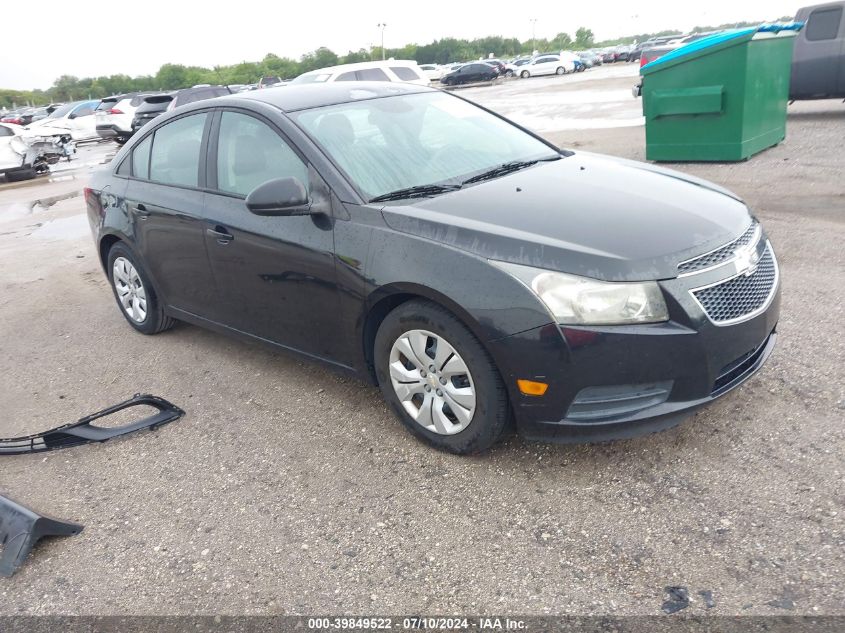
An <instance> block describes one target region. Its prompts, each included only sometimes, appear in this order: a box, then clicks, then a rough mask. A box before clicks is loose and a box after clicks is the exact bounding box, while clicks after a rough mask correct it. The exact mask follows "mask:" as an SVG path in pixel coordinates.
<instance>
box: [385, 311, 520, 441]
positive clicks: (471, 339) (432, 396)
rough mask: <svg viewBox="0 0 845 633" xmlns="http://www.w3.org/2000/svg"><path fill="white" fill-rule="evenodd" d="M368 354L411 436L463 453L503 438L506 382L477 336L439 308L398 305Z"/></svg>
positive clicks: (507, 411)
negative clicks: (371, 352) (372, 356)
mask: <svg viewBox="0 0 845 633" xmlns="http://www.w3.org/2000/svg"><path fill="white" fill-rule="evenodd" d="M373 352H374V360H375V368H376V376H377V378H378V383H379V387H380V388H381V391H382V393H383V394H384V398H385V400H387V403H388V404H389V405H390V407H391V408H392V409H393V411H394V412H395V413H396V415H397V416H398V417H399V419H400V420H401V422H402V424H404V425H405V426H406V427H407V428H408V430H409V431H411V433H413V434H414V435H416V436H417V437H418V438H420V439H423V440H425V441H426V442H428V443H429V444H431V445H432V446H434V447H436V448H439V449H441V450H445V451H449V452H450V453H456V454H458V455H466V454H470V453H480V452H482V451H485V450H487V449H488V448H490V447H491V446H493V444H495V443H496V442H497V441H498V440H499V439H500V438H501V437H502V434H503V432H504V431H505V428H506V427H507V425H508V422H509V420H510V408H509V405H508V396H507V391H506V390H505V385H504V384H503V382H502V379H501V377H500V376H499V372H498V370H497V368H496V366H495V364H494V363H493V359H492V358H490V355H489V354H488V353H487V351H486V350H485V349H484V348H483V347H482V345H481V343H479V342H478V339H477V338H475V336H474V335H473V334H472V332H470V330H469V329H468V328H467V327H466V326H465V325H464V324H463V323H462V322H461V321H460V320H458V318H457V317H455V316H454V315H453V314H452V313H451V312H449V311H448V310H446V309H445V308H443V307H441V306H439V305H437V304H435V303H432V302H430V301H425V300H414V301H409V302H407V303H403V304H402V305H400V306H399V307H398V308H396V309H395V310H393V312H391V313H390V314H388V315H387V316H386V317H385V319H384V321H383V322H382V323H381V326H380V327H379V330H378V333H377V334H376V340H375V345H374V350H373ZM405 352H407V354H405ZM438 365H439V366H438ZM397 390H398V393H397Z"/></svg>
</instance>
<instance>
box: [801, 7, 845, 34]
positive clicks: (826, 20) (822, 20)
mask: <svg viewBox="0 0 845 633" xmlns="http://www.w3.org/2000/svg"><path fill="white" fill-rule="evenodd" d="M841 21H842V7H831V8H828V9H816V10H815V11H813V12H812V13H811V14H810V19H809V20H808V21H807V28H806V32H807V39H808V40H809V41H811V42H817V41H819V40H832V39H834V38H835V37H836V35H837V33H839V23H840V22H841Z"/></svg>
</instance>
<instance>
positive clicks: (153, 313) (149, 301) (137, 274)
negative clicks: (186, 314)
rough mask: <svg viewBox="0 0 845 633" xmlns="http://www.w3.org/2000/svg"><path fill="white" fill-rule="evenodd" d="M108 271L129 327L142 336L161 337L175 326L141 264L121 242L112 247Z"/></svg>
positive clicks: (113, 290) (116, 297)
mask: <svg viewBox="0 0 845 633" xmlns="http://www.w3.org/2000/svg"><path fill="white" fill-rule="evenodd" d="M107 270H108V274H109V283H110V284H111V287H112V292H113V293H114V298H115V300H116V301H117V305H118V307H119V308H120V313H121V314H122V315H123V316H124V318H125V319H126V321H127V323H129V325H131V326H132V327H133V328H135V329H136V330H138V331H139V332H141V333H142V334H158V333H159V332H164V331H165V330H169V329H170V328H172V327H173V326H174V325H175V324H176V321H175V319H173V318H171V317H169V316H167V315H166V314H165V313H164V308H163V307H162V305H161V304H160V303H159V300H158V296H157V295H156V292H155V289H154V288H153V285H152V283H151V282H150V278H149V276H148V275H147V273H146V271H145V270H144V268H143V267H142V266H141V265H140V262H139V261H138V260H137V258H136V257H135V255H134V254H133V253H132V252H131V251H130V250H129V249H128V248H127V247H126V246H125V245H124V244H122V243H121V242H117V243H116V244H115V245H114V246H112V247H111V250H110V251H109V257H108V269H107Z"/></svg>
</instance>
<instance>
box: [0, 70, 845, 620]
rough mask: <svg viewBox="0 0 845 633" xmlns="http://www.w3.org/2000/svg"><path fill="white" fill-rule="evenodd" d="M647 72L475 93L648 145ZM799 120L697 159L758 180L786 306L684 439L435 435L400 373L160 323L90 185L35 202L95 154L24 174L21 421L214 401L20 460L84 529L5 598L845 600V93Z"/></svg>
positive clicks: (12, 462)
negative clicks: (116, 260)
mask: <svg viewBox="0 0 845 633" xmlns="http://www.w3.org/2000/svg"><path fill="white" fill-rule="evenodd" d="M635 75H636V69H635V68H634V67H633V65H630V66H627V67H620V68H615V67H610V68H607V69H604V68H602V69H597V70H596V71H595V72H587V73H584V74H583V76H577V77H563V78H557V77H555V78H549V79H531V80H527V81H524V82H523V81H514V82H507V83H505V84H502V85H495V86H490V87H480V88H471V89H467V90H463V91H461V92H460V93H459V94H461V96H465V97H467V98H470V99H473V100H477V101H478V102H479V103H481V104H482V105H487V106H488V107H491V108H493V109H495V110H498V111H501V112H502V113H503V114H505V115H508V116H513V117H514V119H515V120H517V121H518V122H520V123H523V124H525V125H527V126H528V127H534V128H536V129H538V130H539V131H541V132H542V133H543V134H544V135H545V136H547V137H548V138H549V139H551V140H553V141H554V142H556V143H558V144H560V145H562V146H565V147H570V148H573V149H575V150H576V151H578V150H582V151H595V152H606V153H610V154H615V155H618V156H624V157H627V158H633V159H638V160H642V159H643V155H644V147H645V141H644V129H643V127H642V126H641V125H640V123H641V120H639V119H638V114H637V112H638V107H639V102H638V101H635V100H633V99H632V98H630V86H631V85H632V83H633V82H634V80H635ZM582 77H583V79H582ZM623 90H627V91H628V92H627V95H628V97H627V101H626V100H623V99H622V98H621V97H620V95H621V94H622V91H623ZM579 91H581V92H579ZM579 94H580V96H579ZM528 103H541V104H543V108H536V109H535V110H533V111H532V110H528V109H526V107H524V104H528ZM585 103H586V104H591V103H592V104H598V103H606V104H613V105H612V106H608V107H607V108H606V109H604V110H598V109H597V108H596V107H593V106H591V107H584V104H585ZM544 108H545V116H544V114H543V113H544ZM520 116H522V117H524V119H523V120H521V119H520ZM620 122H621V123H620ZM787 134H788V135H787V139H786V141H785V142H784V143H783V144H781V145H780V146H778V147H775V148H773V149H771V150H768V151H766V152H764V153H762V154H760V155H758V156H756V157H754V158H753V159H752V160H750V161H748V162H745V163H739V164H716V165H707V164H689V165H678V166H675V167H676V168H677V169H680V170H682V171H685V172H689V173H693V174H695V175H697V176H702V177H704V178H708V179H710V180H713V181H715V182H717V183H718V184H721V185H724V186H727V187H728V188H730V189H732V190H734V191H736V192H737V193H738V194H740V195H741V196H742V197H744V198H745V200H746V202H747V203H748V204H749V206H750V207H751V208H752V209H753V210H754V211H755V213H756V214H757V216H758V218H759V219H760V220H761V221H762V222H763V224H764V226H765V228H766V230H767V231H768V233H769V235H770V237H771V239H772V242H773V243H774V246H775V248H776V252H777V254H778V258H779V262H780V265H781V272H782V280H783V281H782V283H783V305H782V316H781V321H780V324H779V326H778V331H779V337H780V338H779V340H778V345H777V348H776V350H775V352H774V354H773V356H772V358H771V359H770V361H769V362H768V363H767V365H766V366H765V367H764V369H763V370H762V371H761V372H760V373H759V374H758V375H757V376H756V377H754V378H753V379H752V380H750V381H749V382H748V383H747V384H746V385H744V386H743V387H741V388H739V389H738V390H736V391H734V392H732V393H731V394H730V395H728V396H726V397H725V398H723V399H721V400H719V401H718V402H717V403H715V404H714V405H713V406H711V407H710V408H708V409H705V410H703V411H702V412H700V413H699V414H698V415H696V416H695V417H694V418H693V419H690V420H688V421H687V422H686V423H685V424H683V425H682V426H680V427H677V428H675V429H672V430H670V431H667V432H664V433H660V434H657V435H652V436H648V437H644V438H640V439H636V440H629V441H622V442H617V443H612V444H602V445H580V446H554V445H541V444H529V443H525V442H523V441H522V440H519V439H516V438H512V439H509V440H508V441H506V442H505V443H503V444H501V445H499V446H497V447H496V448H494V449H493V450H492V451H491V452H490V453H488V454H486V455H482V456H478V457H471V458H467V457H455V456H452V455H447V454H444V453H439V452H436V451H434V450H432V449H430V448H428V447H426V446H425V445H423V444H421V443H419V442H417V441H415V440H414V439H413V438H412V437H411V436H410V435H409V434H408V433H407V432H406V431H405V430H404V429H403V427H402V426H401V425H400V423H399V422H398V421H397V420H396V419H394V417H393V416H392V414H391V413H390V412H389V411H388V409H387V407H386V405H385V404H384V403H383V401H382V398H381V396H380V394H379V392H378V390H377V389H376V388H373V387H370V386H366V385H363V384H362V383H359V382H357V381H356V380H354V379H351V378H348V377H344V376H340V375H336V374H334V373H332V372H330V371H327V370H326V368H325V367H323V366H320V365H316V364H313V363H310V362H306V361H302V360H299V359H297V358H294V357H291V356H287V355H284V354H281V353H275V352H273V351H268V350H266V349H263V348H260V347H256V346H250V345H247V344H244V343H242V342H239V341H235V340H232V339H228V338H225V337H221V336H219V335H216V334H212V333H211V332H208V331H205V330H201V329H199V328H196V327H191V326H186V325H183V326H178V327H177V328H175V329H174V330H172V331H169V332H166V333H164V334H162V335H160V336H156V337H144V336H141V335H139V334H136V333H135V332H134V331H133V330H132V329H131V328H130V327H129V326H128V325H127V324H126V323H125V321H124V320H123V318H122V317H121V316H120V314H119V312H118V310H117V308H116V306H115V304H114V300H113V298H112V296H111V291H110V290H109V287H108V285H107V282H106V279H105V277H104V275H103V272H102V269H101V268H100V265H99V263H98V261H97V257H96V254H95V250H94V247H93V244H92V242H91V238H90V235H89V232H88V227H87V222H86V220H85V218H84V215H83V214H84V202H83V199H82V198H81V197H72V198H69V199H65V200H59V201H57V202H55V204H53V205H52V206H49V207H47V208H45V207H44V206H41V205H37V206H35V207H34V208H33V209H32V210H31V212H30V206H29V204H28V203H29V202H30V201H33V200H37V199H46V198H49V197H53V196H58V197H61V196H62V195H64V194H67V193H69V192H73V191H78V190H79V189H81V188H82V187H83V186H84V184H85V181H86V174H87V170H88V169H89V167H85V166H83V167H82V168H81V169H76V170H72V171H70V172H67V173H66V175H65V177H64V178H54V179H53V182H50V181H49V180H47V179H40V180H38V181H37V182H36V183H34V184H31V185H27V186H14V187H12V186H8V185H0V372H2V376H3V383H2V385H3V386H2V390H0V408H1V409H2V411H3V412H4V417H3V419H2V420H0V436H3V437H8V436H12V435H20V434H23V433H32V432H35V431H39V430H43V429H46V428H51V427H53V426H56V425H59V424H62V423H65V422H70V421H73V420H75V419H76V418H78V417H81V416H83V415H86V414H88V413H92V412H94V411H97V410H99V409H101V408H103V407H104V406H106V405H109V404H112V403H115V402H119V401H121V400H123V399H125V398H127V397H129V396H131V395H132V394H134V393H136V392H149V393H154V394H157V395H160V396H163V397H165V398H167V399H169V400H171V401H172V402H174V403H175V404H177V405H179V406H181V407H182V408H184V409H185V410H186V411H187V416H186V417H185V418H184V419H182V420H180V421H178V422H176V423H173V424H171V425H169V426H167V427H165V428H163V429H161V430H159V431H156V432H153V433H143V434H140V435H135V436H132V437H129V438H126V439H123V440H116V441H113V442H109V443H106V444H103V445H89V446H84V447H79V448H75V449H70V450H67V451H59V452H55V453H48V454H44V455H37V456H22V457H5V458H2V469H0V490H3V491H4V493H6V494H8V495H9V496H11V497H12V498H16V499H18V500H20V501H22V502H24V503H25V504H27V505H29V506H31V507H33V508H36V509H39V510H41V511H44V512H47V513H49V514H52V515H55V516H58V517H61V518H66V519H69V520H74V521H78V522H80V523H83V524H84V525H85V531H84V532H83V533H82V534H81V535H79V536H76V537H73V538H70V539H60V540H54V541H49V542H45V543H43V544H42V545H40V546H39V547H38V548H37V549H36V551H35V554H34V555H33V556H32V558H31V559H30V560H29V561H28V562H27V563H26V565H25V566H24V567H23V568H22V569H21V570H20V571H19V572H18V574H17V575H16V576H15V577H14V578H13V579H11V580H4V581H2V582H0V614H23V613H27V614H55V613H67V614H126V613H132V614H177V613H179V614H183V613H184V614H188V613H190V614H195V613H202V614H208V613H262V614H279V613H312V614H313V613H320V612H332V613H336V612H348V613H374V612H377V613H402V612H419V611H424V612H427V613H443V614H450V613H520V614H533V613H537V614H542V613H555V614H562V613H579V614H587V613H610V614H655V613H659V611H660V605H661V603H662V601H663V599H664V597H663V588H664V587H666V586H668V585H682V586H685V587H688V588H689V592H690V596H691V597H692V599H693V603H692V604H691V606H690V607H689V608H688V609H687V610H686V611H685V612H684V613H685V614H687V613H688V614H693V613H694V614H704V613H705V612H707V613H708V614H803V613H806V614H832V613H839V614H842V613H845V609H843V602H842V599H841V582H842V580H841V579H842V578H843V576H845V547H843V545H845V529H843V528H845V521H843V518H845V486H843V476H845V467H844V466H843V460H842V455H843V451H845V424H843V422H845V338H843V336H842V335H843V323H845V309H843V307H842V301H841V295H842V290H843V288H845V254H843V248H842V244H843V240H845V195H844V194H843V181H845V158H843V156H842V151H841V139H842V138H843V137H845V106H843V104H841V103H839V102H838V101H820V102H810V103H797V104H794V105H793V106H790V116H789V123H788V133H787ZM110 148H111V146H95V147H94V148H91V149H90V150H87V151H89V152H90V153H91V156H92V157H101V156H106V154H107V152H108V151H110ZM577 159H578V158H577V155H576V156H574V157H571V158H569V159H567V160H577ZM86 160H88V159H86ZM84 162H85V161H84V160H82V159H81V160H80V163H84ZM89 162H97V160H94V158H91V160H90V161H89ZM279 221H280V222H283V221H284V220H283V219H279ZM699 591H711V592H712V593H713V600H714V602H715V606H713V607H712V608H710V609H707V607H706V605H705V604H704V601H703V600H702V599H701V598H700V597H699V596H698V592H699Z"/></svg>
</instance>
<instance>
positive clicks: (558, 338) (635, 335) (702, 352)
mask: <svg viewBox="0 0 845 633" xmlns="http://www.w3.org/2000/svg"><path fill="white" fill-rule="evenodd" d="M720 279H724V271H722V272H720V271H718V270H714V271H710V272H703V273H701V274H695V275H691V276H687V277H679V278H676V279H671V280H667V281H662V282H660V285H661V288H662V290H663V294H664V297H665V298H666V302H667V307H668V309H669V316H670V320H669V321H667V322H665V323H655V324H647V325H625V326H561V325H557V324H555V323H550V324H548V325H545V326H541V327H539V328H535V329H533V330H529V331H527V332H521V333H519V334H514V335H512V336H509V337H506V338H503V339H499V340H496V341H492V342H489V343H488V346H489V349H490V352H491V354H492V355H493V357H494V358H495V360H496V362H497V365H498V367H499V368H500V371H501V373H502V378H503V379H504V381H505V383H506V385H507V387H508V389H509V394H510V398H511V403H512V405H513V411H514V416H515V418H516V422H517V425H518V428H519V431H520V434H521V435H523V436H524V437H525V438H527V439H531V440H542V441H555V442H564V443H569V442H589V441H605V440H613V439H622V438H628V437H634V436H638V435H643V434H646V433H650V432H654V431H659V430H663V429H666V428H669V427H671V426H674V425H675V424H677V423H679V422H681V421H682V420H683V419H684V418H686V417H688V416H690V415H691V414H692V413H694V412H695V411H696V410H698V409H699V408H701V407H703V406H706V405H707V404H709V403H710V402H712V401H713V400H715V399H717V398H719V397H721V396H723V395H725V394H726V393H728V392H729V391H731V390H732V389H734V388H736V387H738V386H739V385H741V384H742V383H743V382H745V381H746V380H748V379H749V378H750V377H751V376H753V375H754V374H755V373H756V372H757V371H758V370H759V369H760V368H761V367H762V366H763V364H764V363H765V362H766V360H767V359H768V357H769V356H770V355H771V353H772V350H773V349H774V346H775V341H776V339H777V335H776V331H775V330H776V326H777V321H778V318H779V315H780V281H779V278H778V279H777V280H776V282H775V284H774V287H773V290H772V292H771V295H770V296H769V298H768V300H767V303H766V304H765V308H764V309H761V310H756V311H755V312H753V313H752V314H751V315H750V318H748V319H745V320H741V321H739V322H734V323H731V324H730V325H720V324H718V323H716V322H714V321H711V320H710V318H709V317H708V316H707V314H705V312H704V310H703V308H702V306H701V305H700V304H699V303H698V302H697V301H696V299H695V297H694V296H693V295H692V291H693V290H695V289H696V288H699V287H700V286H702V285H706V284H709V283H712V282H716V281H718V280H720ZM518 379H528V380H533V381H538V382H545V383H547V384H548V385H549V387H548V390H547V392H546V394H545V395H544V396H540V397H538V396H526V395H523V394H522V393H520V392H519V390H518V389H517V388H516V381H517V380H518Z"/></svg>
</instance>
